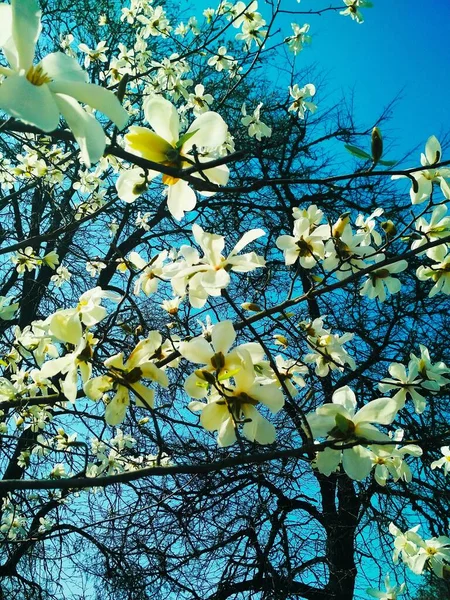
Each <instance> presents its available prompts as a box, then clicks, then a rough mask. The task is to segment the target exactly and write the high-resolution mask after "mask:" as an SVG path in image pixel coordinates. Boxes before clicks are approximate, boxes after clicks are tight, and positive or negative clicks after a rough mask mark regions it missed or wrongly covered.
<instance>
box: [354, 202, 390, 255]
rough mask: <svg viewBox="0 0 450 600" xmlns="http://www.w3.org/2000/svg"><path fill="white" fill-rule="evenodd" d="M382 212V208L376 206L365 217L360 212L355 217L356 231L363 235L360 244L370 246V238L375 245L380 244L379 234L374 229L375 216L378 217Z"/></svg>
mask: <svg viewBox="0 0 450 600" xmlns="http://www.w3.org/2000/svg"><path fill="white" fill-rule="evenodd" d="M383 212H384V209H382V208H376V209H375V210H374V211H373V213H372V214H371V215H369V216H368V217H366V218H364V216H363V215H361V214H359V215H358V216H357V217H356V221H355V225H356V227H358V230H357V232H356V233H358V234H363V235H364V238H363V240H362V242H361V246H370V244H371V243H372V240H373V241H374V242H375V244H376V245H377V246H380V245H381V244H382V243H383V239H382V237H381V235H380V234H379V233H378V231H376V230H375V226H376V221H375V217H379V216H380V215H382V214H383Z"/></svg>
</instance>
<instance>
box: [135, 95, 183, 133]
mask: <svg viewBox="0 0 450 600" xmlns="http://www.w3.org/2000/svg"><path fill="white" fill-rule="evenodd" d="M144 114H145V118H146V119H147V121H148V122H149V123H150V125H151V127H152V129H153V130H154V131H155V132H156V133H157V134H158V135H159V136H161V137H162V138H163V139H164V140H166V141H167V142H169V144H172V145H175V144H176V143H177V142H178V137H179V131H180V119H179V117H178V112H177V109H176V108H175V106H174V105H173V104H172V103H171V102H169V101H168V100H165V99H164V98H163V97H162V96H155V97H154V98H150V100H148V101H147V102H145V104H144Z"/></svg>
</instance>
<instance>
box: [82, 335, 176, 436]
mask: <svg viewBox="0 0 450 600" xmlns="http://www.w3.org/2000/svg"><path fill="white" fill-rule="evenodd" d="M160 346H161V335H160V334H159V332H157V331H151V332H150V333H149V336H148V338H146V339H145V340H141V341H140V342H139V343H138V345H137V346H136V347H135V348H134V350H133V351H132V353H131V354H130V356H129V357H128V360H127V361H126V362H124V360H123V352H120V353H119V354H115V355H114V356H111V357H110V358H108V359H107V360H105V363H104V364H105V367H106V368H107V369H108V374H107V375H100V376H98V377H94V379H90V380H89V381H88V382H87V383H85V385H84V391H85V393H86V395H87V396H88V398H91V399H92V400H100V398H101V397H102V396H103V395H104V394H105V393H106V392H108V391H109V390H111V389H112V390H114V392H115V393H114V396H113V398H112V400H111V401H110V402H109V404H108V405H107V407H106V411H105V421H106V422H107V423H108V425H111V426H114V425H118V424H119V423H122V421H123V420H124V419H125V415H126V411H127V407H128V405H129V404H130V393H132V394H133V395H134V396H135V397H136V406H142V407H144V408H153V404H154V396H155V392H154V390H152V389H150V388H148V387H146V386H145V385H143V384H142V383H141V379H151V380H152V381H156V382H157V383H159V384H160V385H161V386H163V387H167V386H168V384H169V381H168V379H167V375H166V374H165V373H164V371H163V370H162V369H159V368H158V367H157V366H156V365H155V364H154V363H153V362H151V360H150V359H151V357H152V356H153V355H154V353H155V351H156V350H157V349H158V348H159V347H160Z"/></svg>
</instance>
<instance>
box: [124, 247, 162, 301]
mask: <svg viewBox="0 0 450 600" xmlns="http://www.w3.org/2000/svg"><path fill="white" fill-rule="evenodd" d="M167 255H168V252H167V250H163V251H162V252H160V253H159V254H157V255H156V256H153V257H152V258H151V259H150V260H149V261H148V262H147V261H146V260H144V259H143V258H142V257H141V256H140V255H139V254H138V253H137V252H130V254H129V255H128V259H127V262H129V263H131V265H132V266H133V268H135V269H136V270H138V271H140V272H141V273H140V275H139V277H138V279H137V281H136V283H135V285H134V290H133V292H134V294H136V296H139V293H140V291H141V290H142V291H143V292H144V294H145V295H146V296H150V294H154V293H155V292H156V291H157V290H158V284H159V281H160V278H161V277H162V276H163V274H164V261H165V260H166V259H167Z"/></svg>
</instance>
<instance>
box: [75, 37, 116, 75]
mask: <svg viewBox="0 0 450 600" xmlns="http://www.w3.org/2000/svg"><path fill="white" fill-rule="evenodd" d="M78 49H79V50H81V52H83V53H84V54H86V56H85V57H84V67H85V69H87V68H88V67H89V66H90V64H91V62H107V61H108V57H107V56H106V54H105V52H107V51H108V50H109V48H108V46H107V45H106V42H105V41H104V40H102V41H101V42H99V43H98V44H97V46H96V47H95V48H89V46H87V45H86V44H79V45H78Z"/></svg>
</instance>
